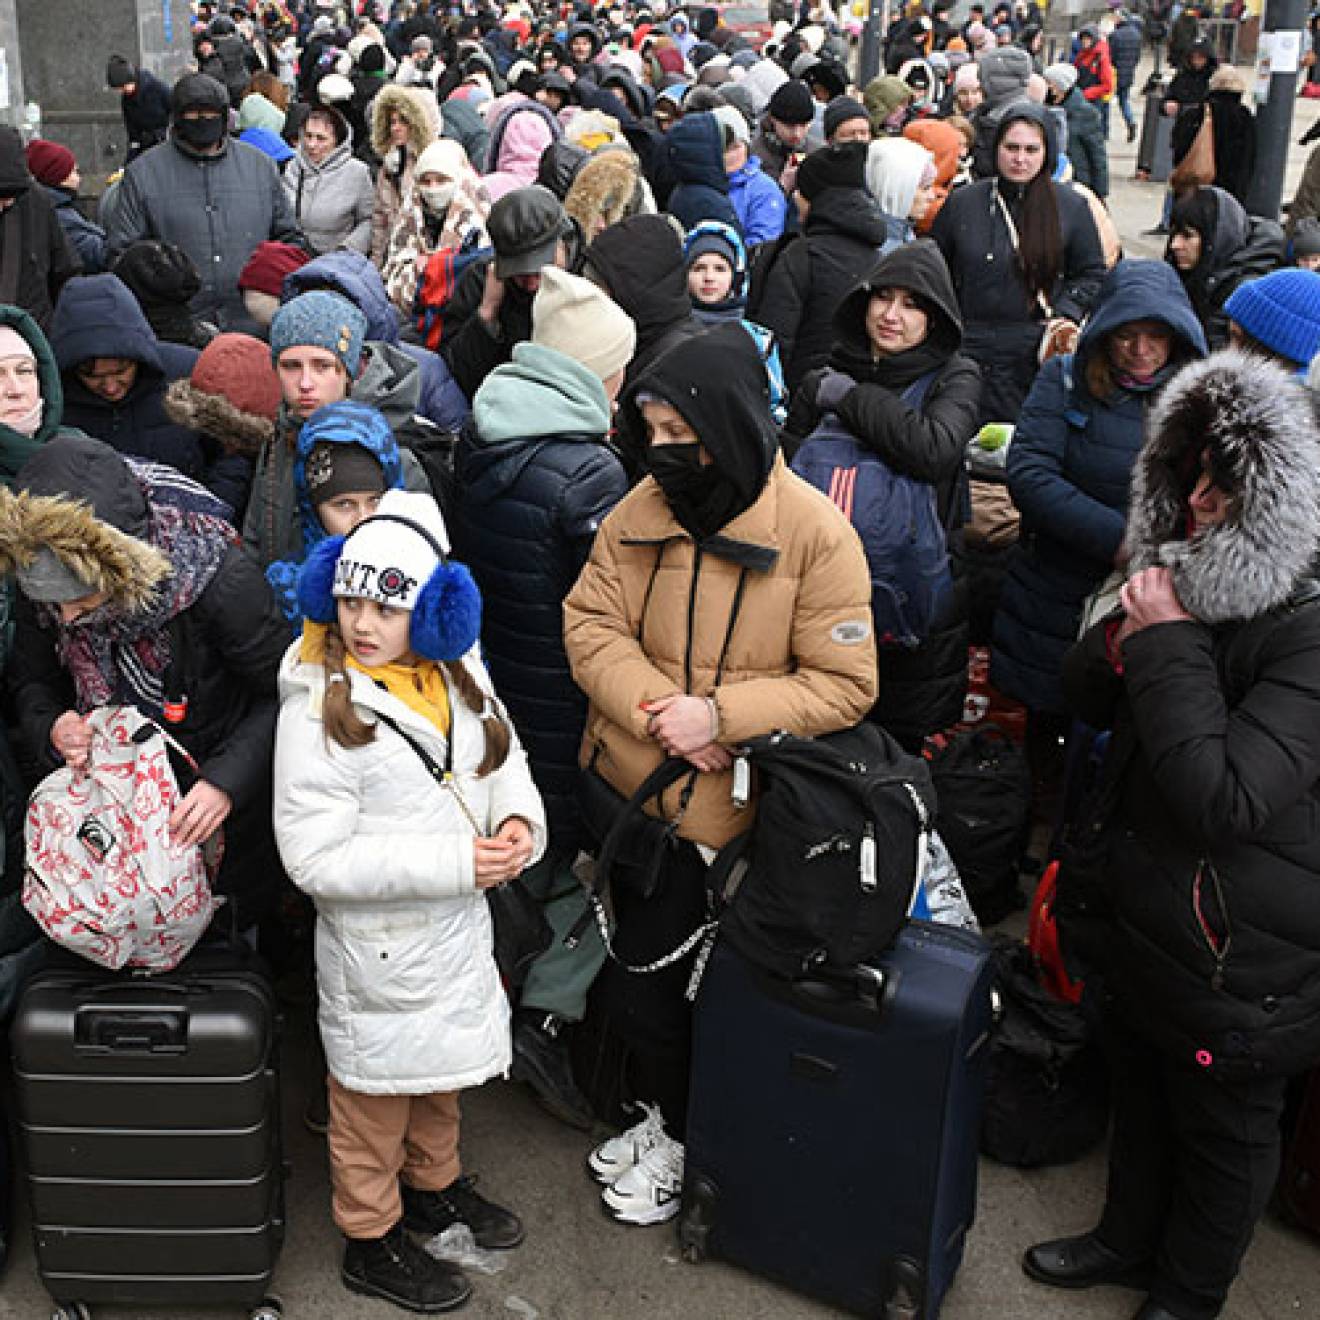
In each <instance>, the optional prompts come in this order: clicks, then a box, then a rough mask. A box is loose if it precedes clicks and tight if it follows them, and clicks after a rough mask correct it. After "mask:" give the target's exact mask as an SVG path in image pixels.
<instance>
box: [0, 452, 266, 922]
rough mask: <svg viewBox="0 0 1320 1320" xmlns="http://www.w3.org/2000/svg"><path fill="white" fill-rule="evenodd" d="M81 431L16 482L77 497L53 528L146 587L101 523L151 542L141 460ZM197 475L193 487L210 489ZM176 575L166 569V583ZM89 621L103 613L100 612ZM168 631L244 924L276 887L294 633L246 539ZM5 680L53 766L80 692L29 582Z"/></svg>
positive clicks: (157, 474) (119, 579)
mask: <svg viewBox="0 0 1320 1320" xmlns="http://www.w3.org/2000/svg"><path fill="white" fill-rule="evenodd" d="M80 440H81V443H79V444H76V445H64V444H61V445H60V446H58V447H48V448H44V449H43V450H42V451H41V452H40V453H38V454H37V455H36V456H35V457H34V459H33V460H32V461H31V462H30V463H29V464H28V465H27V466H26V467H25V468H24V470H23V472H22V473H21V474H20V476H19V479H18V483H17V484H18V485H19V486H20V487H21V488H22V489H24V490H27V491H30V492H31V493H32V494H34V495H40V496H71V497H73V498H71V499H68V498H66V499H62V500H61V501H60V506H61V510H60V515H59V517H58V519H57V518H55V517H52V518H51V520H50V521H49V522H48V523H47V524H46V525H45V528H44V530H43V535H42V539H47V538H50V537H52V536H56V535H59V536H63V537H65V538H66V539H70V540H73V541H76V542H77V543H78V544H79V545H80V546H82V547H84V548H85V552H86V553H89V554H92V555H94V556H96V557H97V558H98V561H99V562H100V564H101V565H102V571H101V576H102V578H103V579H104V580H105V581H106V583H107V584H108V585H107V589H108V590H109V591H110V593H111V596H112V597H116V596H118V595H124V596H125V598H126V599H127V598H128V597H130V596H132V595H133V593H135V592H138V593H140V591H141V589H142V579H141V575H140V571H139V570H138V569H136V568H135V567H133V566H132V565H131V563H129V564H127V565H126V564H125V563H123V562H121V561H120V560H119V558H118V557H116V556H115V555H114V546H113V545H111V546H108V547H107V546H106V545H105V541H106V538H104V537H98V536H96V535H95V534H94V533H95V527H96V524H98V523H99V524H108V525H109V526H110V527H112V528H114V529H115V530H116V532H117V533H124V534H125V537H126V538H131V542H130V543H131V544H133V545H141V549H142V550H143V551H146V552H152V550H151V545H150V542H151V537H152V532H151V527H152V520H151V517H150V516H149V507H150V506H149V505H148V502H147V498H146V496H145V494H144V487H143V481H142V478H141V476H140V475H139V473H138V472H136V471H135V470H134V469H133V468H132V467H131V466H130V462H131V461H130V460H125V459H123V458H121V457H120V456H119V455H116V454H115V453H114V452H113V451H112V450H110V449H109V448H108V447H106V446H105V445H102V444H100V443H93V442H91V441H88V440H87V439H86V438H85V437H81V438H80ZM146 472H147V474H148V477H149V481H152V482H161V483H164V484H165V485H169V484H170V482H171V479H172V480H173V481H174V482H178V481H181V480H182V479H181V478H180V477H178V475H177V474H174V473H171V472H169V471H168V470H167V469H159V468H156V469H152V468H150V467H148V468H147V469H146ZM188 486H189V487H190V488H191V489H190V491H185V492H184V495H185V498H190V497H191V496H195V495H202V494H204V493H203V492H201V491H200V490H199V489H198V488H197V487H196V486H192V484H191V483H188ZM205 498H206V499H207V500H208V501H209V499H210V497H209V496H206V497H205ZM13 526H14V525H13V524H10V525H9V526H7V527H6V529H5V534H4V535H0V545H3V546H4V547H5V548H6V550H7V551H10V552H12V546H13V544H14V539H13V536H12V532H13ZM110 539H111V540H113V539H114V538H110ZM119 539H120V540H123V539H125V538H124V537H121V538H119ZM142 542H147V543H149V544H145V545H142V544H141V543H142ZM154 553H156V554H157V555H159V552H158V551H155V552H154ZM148 580H149V579H148ZM170 581H171V579H170V578H169V577H167V578H166V579H165V584H164V587H163V588H162V589H163V590H168V589H169V585H170ZM148 590H149V589H148ZM84 626H87V627H96V626H99V625H98V624H97V623H94V622H90V621H89V622H88V623H87V624H86V625H84ZM163 631H164V632H165V633H166V634H167V635H168V647H169V652H170V660H169V667H168V670H167V677H166V679H165V687H166V688H167V690H168V692H169V695H170V696H172V697H178V698H181V699H182V700H181V704H182V705H183V710H184V714H183V718H182V719H181V720H179V721H177V722H174V723H172V724H171V725H170V732H171V734H172V735H173V736H174V737H175V738H177V739H178V740H179V742H180V743H182V744H183V746H184V747H186V748H187V749H188V751H189V752H190V753H191V754H192V756H193V757H194V758H195V760H196V761H197V763H198V777H199V778H201V779H204V780H205V781H206V782H207V783H210V784H213V785H214V786H215V787H217V788H220V789H222V790H223V791H224V792H225V793H227V794H228V795H229V796H230V798H231V799H232V801H233V804H234V811H233V814H232V815H231V816H230V818H229V820H228V821H227V822H226V824H225V827H224V828H225V857H224V862H223V864H222V866H221V870H220V875H219V879H218V883H217V888H218V890H219V892H221V893H228V894H230V895H232V896H233V898H234V900H235V902H236V904H237V914H236V915H237V920H238V923H239V926H240V927H245V926H247V925H250V924H252V922H253V921H254V920H255V919H256V917H257V916H258V915H259V911H260V909H261V907H262V906H263V903H264V901H265V898H267V897H269V896H271V895H272V894H273V890H274V883H273V876H274V871H273V867H274V864H275V862H274V856H273V845H272V841H271V835H270V798H269V790H270V746H271V738H272V735H273V733H274V729H275V715H276V700H275V676H276V672H277V669H278V666H279V658H280V655H281V653H282V652H283V650H284V647H285V645H286V642H287V638H288V633H287V632H286V630H285V627H284V624H283V622H282V620H281V619H280V617H279V615H278V613H277V612H276V609H275V603H274V601H273V600H272V599H271V595H270V591H269V589H268V588H267V586H266V583H265V580H264V579H263V578H262V576H261V570H260V569H259V568H258V567H257V566H256V565H255V564H254V563H253V562H252V561H251V560H250V559H249V558H248V557H247V555H245V554H244V553H243V550H242V548H241V547H240V546H239V545H238V544H237V543H236V542H235V543H233V544H230V545H228V546H227V548H225V549H224V550H223V552H222V556H221V558H220V561H219V565H218V567H217V568H216V570H215V572H214V574H213V575H212V576H211V578H210V580H209V582H208V583H207V584H206V586H205V587H204V588H203V589H202V591H201V593H200V595H198V596H197V598H196V599H195V600H194V601H193V602H192V604H191V605H189V606H187V607H186V608H185V609H183V610H182V611H181V612H180V613H178V614H175V615H174V616H173V617H172V618H171V619H170V620H169V622H168V625H167V626H166V628H165V629H164V630H163ZM6 681H7V683H8V686H9V690H10V693H11V697H12V700H13V702H14V709H15V710H16V711H17V712H18V713H19V721H20V726H21V729H22V733H23V737H24V741H25V743H26V744H27V749H28V753H29V755H30V756H31V757H32V758H33V761H34V763H35V764H36V766H37V768H38V769H39V771H40V772H41V773H43V774H45V773H47V772H49V771H50V770H53V769H55V768H56V766H57V765H58V764H59V758H58V757H57V756H56V754H55V752H54V750H53V749H52V748H51V745H50V730H51V726H52V725H53V724H54V722H55V720H56V719H57V718H58V717H59V716H60V715H61V714H62V713H63V712H64V711H67V710H72V709H75V708H76V707H75V693H74V686H73V682H72V679H71V677H70V675H69V673H68V671H67V670H66V669H65V667H64V665H63V663H62V662H61V660H60V657H59V654H58V653H57V648H56V641H55V630H54V629H53V628H51V627H50V626H49V625H48V623H47V622H46V621H45V620H44V619H43V618H42V616H41V615H40V614H39V613H38V610H37V608H36V607H34V606H33V605H32V604H31V603H30V602H29V601H28V600H27V599H26V597H24V596H22V594H21V593H20V594H19V599H18V607H17V612H16V626H15V632H14V647H13V652H12V654H11V657H10V661H9V665H8V669H7V671H6Z"/></svg>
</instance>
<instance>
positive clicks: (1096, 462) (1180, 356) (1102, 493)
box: [990, 261, 1206, 712]
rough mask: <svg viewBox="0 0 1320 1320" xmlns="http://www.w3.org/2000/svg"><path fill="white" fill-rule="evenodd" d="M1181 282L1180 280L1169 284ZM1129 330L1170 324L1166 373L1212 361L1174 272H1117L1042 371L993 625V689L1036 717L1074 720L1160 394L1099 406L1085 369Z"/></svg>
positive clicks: (1113, 398)
mask: <svg viewBox="0 0 1320 1320" xmlns="http://www.w3.org/2000/svg"><path fill="white" fill-rule="evenodd" d="M1171 277H1172V278H1171ZM1129 321H1162V322H1163V323H1164V324H1165V325H1167V326H1168V327H1169V328H1170V330H1171V331H1172V333H1173V336H1174V339H1173V346H1172V351H1171V354H1170V359H1169V365H1168V366H1166V367H1165V369H1164V371H1163V372H1161V373H1160V375H1159V376H1158V377H1157V378H1156V379H1157V382H1158V384H1157V386H1156V389H1158V388H1159V385H1162V384H1163V383H1164V381H1165V380H1167V379H1168V377H1169V376H1171V375H1172V374H1173V372H1174V371H1175V370H1176V368H1177V366H1178V365H1181V364H1182V363H1184V362H1186V361H1188V360H1190V359H1193V358H1199V357H1204V356H1205V352H1206V345H1205V336H1204V334H1203V333H1202V330H1201V325H1200V322H1199V321H1198V320H1197V319H1196V313H1195V312H1194V311H1193V310H1192V306H1191V304H1190V303H1189V302H1188V301H1187V296H1186V294H1184V293H1183V291H1182V284H1181V282H1180V281H1179V279H1178V276H1177V274H1176V273H1175V272H1174V271H1173V269H1172V268H1171V267H1170V266H1168V265H1166V264H1165V263H1164V262H1161V261H1120V262H1119V263H1118V265H1117V266H1115V267H1114V269H1113V270H1112V271H1111V272H1110V274H1109V275H1108V276H1107V277H1106V279H1105V282H1104V284H1103V285H1102V286H1101V291H1100V295H1099V298H1098V299H1097V301H1096V304H1095V311H1094V313H1093V314H1092V317H1091V319H1090V320H1089V321H1088V322H1087V324H1086V328H1085V330H1083V332H1082V336H1081V339H1080V340H1079V341H1078V345H1077V352H1076V354H1074V355H1072V356H1069V357H1060V358H1052V359H1051V360H1050V361H1049V362H1047V363H1046V364H1045V365H1044V366H1043V367H1042V368H1041V369H1040V374H1039V375H1038V376H1037V377H1036V382H1035V384H1034V385H1033V386H1032V388H1031V393H1030V394H1028V395H1027V399H1026V402H1025V403H1024V404H1023V406H1022V412H1021V414H1020V416H1019V417H1018V423H1017V432H1016V434H1015V435H1014V437H1013V444H1012V447H1011V448H1010V449H1009V451H1008V487H1009V491H1010V492H1011V493H1012V496H1013V502H1014V503H1015V504H1016V505H1017V507H1018V509H1019V511H1020V512H1021V514H1022V540H1021V543H1020V545H1019V548H1018V551H1017V554H1016V555H1015V557H1014V560H1013V562H1012V563H1011V565H1010V567H1009V571H1008V577H1007V579H1006V580H1005V582H1004V588H1003V592H1002V594H1001V596H1000V599H999V608H998V612H997V613H996V615H995V623H994V645H993V647H992V650H991V656H992V659H991V668H990V678H991V681H992V682H993V683H994V685H995V686H996V687H998V688H1000V689H1001V690H1002V691H1004V692H1006V693H1008V695H1010V696H1012V697H1016V698H1017V699H1018V700H1019V701H1022V702H1025V703H1026V704H1027V705H1028V706H1029V707H1031V708H1032V709H1033V710H1047V711H1056V712H1062V711H1064V710H1065V709H1066V707H1065V704H1064V699H1063V691H1062V688H1061V686H1060V674H1061V672H1062V667H1063V657H1064V655H1065V654H1066V653H1067V651H1068V649H1069V648H1070V647H1071V646H1072V644H1073V643H1074V642H1075V641H1076V640H1077V628H1078V624H1079V623H1080V620H1081V612H1082V605H1083V603H1084V602H1085V600H1086V598H1087V596H1089V595H1090V594H1091V592H1092V591H1094V590H1095V589H1096V588H1097V587H1098V586H1099V585H1100V584H1101V583H1102V582H1103V581H1104V579H1105V578H1106V577H1107V576H1108V575H1109V573H1110V571H1111V570H1112V569H1113V567H1114V556H1115V555H1116V554H1117V552H1118V548H1119V546H1120V545H1121V544H1122V541H1123V533H1124V529H1125V527H1126V523H1127V507H1128V485H1129V481H1130V478H1131V474H1132V467H1133V464H1134V463H1135V461H1136V457H1137V452H1138V451H1139V450H1140V448H1141V443H1142V430H1143V425H1144V423H1145V418H1146V410H1147V407H1148V406H1149V403H1150V401H1151V399H1152V397H1153V395H1154V393H1155V392H1156V391H1155V390H1143V391H1133V390H1125V389H1121V388H1119V389H1117V390H1116V391H1115V392H1114V393H1113V394H1111V395H1110V397H1109V398H1108V399H1097V398H1094V397H1093V396H1092V395H1091V393H1090V390H1089V389H1088V387H1087V383H1086V371H1087V365H1088V363H1089V362H1090V360H1091V358H1092V357H1093V356H1094V355H1095V354H1096V353H1098V352H1103V351H1104V344H1105V341H1106V339H1107V338H1108V336H1109V335H1110V333H1111V332H1112V331H1114V330H1116V329H1117V328H1118V327H1119V326H1121V325H1123V324H1124V323H1126V322H1129Z"/></svg>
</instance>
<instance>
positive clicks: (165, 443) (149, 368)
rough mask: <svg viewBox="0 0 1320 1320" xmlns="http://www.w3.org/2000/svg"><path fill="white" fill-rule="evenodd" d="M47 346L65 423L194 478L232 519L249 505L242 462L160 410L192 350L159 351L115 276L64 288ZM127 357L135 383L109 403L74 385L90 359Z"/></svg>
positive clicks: (164, 347) (165, 347) (189, 363)
mask: <svg viewBox="0 0 1320 1320" xmlns="http://www.w3.org/2000/svg"><path fill="white" fill-rule="evenodd" d="M50 345H51V348H52V350H53V351H54V353H55V361H56V364H57V365H58V366H59V369H60V376H61V379H62V381H63V385H64V422H65V425H67V426H72V427H76V428H78V429H79V430H81V431H85V432H86V433H87V434H88V435H90V436H94V437H95V438H96V439H98V440H104V441H105V442H106V444H108V445H111V446H112V447H113V448H115V449H117V450H118V451H119V452H120V453H121V454H127V455H130V456H131V457H134V458H145V459H150V460H151V461H152V462H153V463H166V464H168V465H169V466H170V467H173V468H177V469H178V470H179V471H180V472H182V473H183V474H184V475H185V476H188V477H192V479H193V480H194V481H199V482H201V483H202V485H204V486H206V487H207V488H208V489H210V490H211V491H213V492H214V493H215V494H216V495H218V496H219V497H220V498H221V499H222V500H224V501H225V503H226V504H228V505H229V507H230V509H231V510H233V511H235V512H237V511H238V510H239V509H241V508H242V505H243V501H244V500H245V498H246V493H247V485H248V480H249V474H250V467H249V464H248V461H247V459H245V458H242V457H240V456H238V455H234V454H227V453H226V452H225V451H224V450H223V449H222V448H221V447H220V446H219V445H218V444H216V442H215V441H213V440H211V439H209V438H207V437H206V436H203V435H200V434H198V432H196V431H193V430H190V429H189V428H187V427H185V426H180V425H179V424H178V423H177V422H175V421H173V420H172V419H171V418H170V416H169V414H168V413H167V412H166V411H165V388H166V386H167V385H169V383H170V382H171V381H175V380H179V379H181V378H182V377H185V376H187V375H188V374H189V373H190V372H191V371H192V368H193V363H194V362H196V360H197V350H196V349H195V348H184V347H183V346H182V345H180V344H162V343H160V342H159V341H158V340H157V339H156V337H155V335H153V334H152V332H151V326H150V325H148V324H147V318H146V316H145V315H143V312H142V309H141V307H140V306H139V305H138V301H137V299H136V298H134V297H133V295H132V294H131V293H130V292H129V291H128V286H127V285H125V284H124V283H123V281H122V280H120V278H119V277H118V276H117V275H109V274H102V275H84V276H79V277H77V278H75V279H72V280H70V281H69V282H68V284H66V285H65V286H64V290H63V292H62V293H61V294H60V300H59V302H58V304H57V305H56V307H55V319H54V320H53V321H52V322H51V327H50ZM110 357H117V358H131V359H132V360H133V361H134V362H136V363H138V372H137V379H136V380H135V381H134V382H133V387H132V388H131V389H130V390H129V391H128V393H127V394H125V395H124V397H123V398H122V399H119V400H117V401H116V402H114V403H111V402H109V401H108V400H106V399H103V398H102V397H101V396H100V395H99V394H95V393H93V392H92V391H91V390H89V389H88V388H87V386H86V385H84V384H83V383H82V381H81V380H79V378H78V374H77V371H76V368H77V366H78V364H79V363H82V362H86V361H88V360H89V359H92V358H110Z"/></svg>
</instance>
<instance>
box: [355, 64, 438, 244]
mask: <svg viewBox="0 0 1320 1320" xmlns="http://www.w3.org/2000/svg"><path fill="white" fill-rule="evenodd" d="M392 114H398V115H399V116H401V117H402V119H403V121H404V122H405V123H406V124H407V125H408V142H407V145H406V147H405V148H404V149H403V150H404V155H403V164H402V168H401V169H399V168H397V165H398V148H396V147H392V146H391V145H390V116H391V115H392ZM440 125H441V119H440V107H439V106H438V105H437V104H436V99H435V97H434V96H432V95H431V94H430V93H429V92H425V91H422V90H420V89H419V88H416V87H400V86H398V85H397V84H395V83H387V84H386V85H385V86H384V87H382V88H381V90H380V92H379V93H377V95H376V98H375V100H374V101H372V103H371V149H372V150H373V151H374V152H375V153H376V156H377V157H378V158H379V160H380V161H381V162H382V164H381V168H380V170H379V171H378V172H377V174H376V202H375V205H374V207H373V208H372V212H371V259H372V261H374V262H375V263H376V265H377V266H379V265H381V264H382V263H383V262H384V260H385V253H386V252H387V251H388V250H389V244H390V233H391V231H392V230H393V228H394V222H395V220H396V219H398V215H399V207H401V206H402V205H403V199H404V197H405V196H407V194H408V192H409V191H410V190H411V189H412V179H413V167H414V166H415V165H416V164H417V157H418V156H420V155H421V154H422V152H423V151H425V150H426V148H427V147H429V146H430V145H431V143H432V142H434V141H435V140H436V138H438V137H439V136H440Z"/></svg>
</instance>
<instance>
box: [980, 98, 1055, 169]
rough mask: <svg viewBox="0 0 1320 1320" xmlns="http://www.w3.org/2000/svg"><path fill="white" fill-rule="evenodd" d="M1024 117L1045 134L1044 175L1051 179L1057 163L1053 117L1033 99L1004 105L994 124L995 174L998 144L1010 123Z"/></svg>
mask: <svg viewBox="0 0 1320 1320" xmlns="http://www.w3.org/2000/svg"><path fill="white" fill-rule="evenodd" d="M1024 119H1025V120H1026V121H1027V122H1028V123H1030V124H1036V125H1038V126H1039V127H1040V129H1041V130H1042V131H1043V132H1044V134H1045V166H1044V169H1045V177H1046V178H1047V179H1052V178H1053V177H1054V171H1055V168H1056V167H1057V165H1058V163H1059V139H1058V136H1057V134H1056V133H1055V131H1054V120H1053V118H1052V117H1051V116H1050V114H1049V113H1048V111H1047V110H1046V109H1045V107H1044V106H1043V105H1037V104H1036V103H1035V101H1014V102H1013V103H1012V104H1011V105H1008V106H1005V107H1004V109H1003V111H1002V112H1001V114H1000V118H999V123H998V124H997V125H996V126H995V142H994V160H995V173H996V175H997V174H998V173H999V166H998V161H999V144H1000V142H1001V141H1002V140H1003V137H1004V134H1005V133H1006V132H1007V131H1008V128H1009V125H1010V124H1017V123H1021V122H1022V120H1024Z"/></svg>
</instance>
